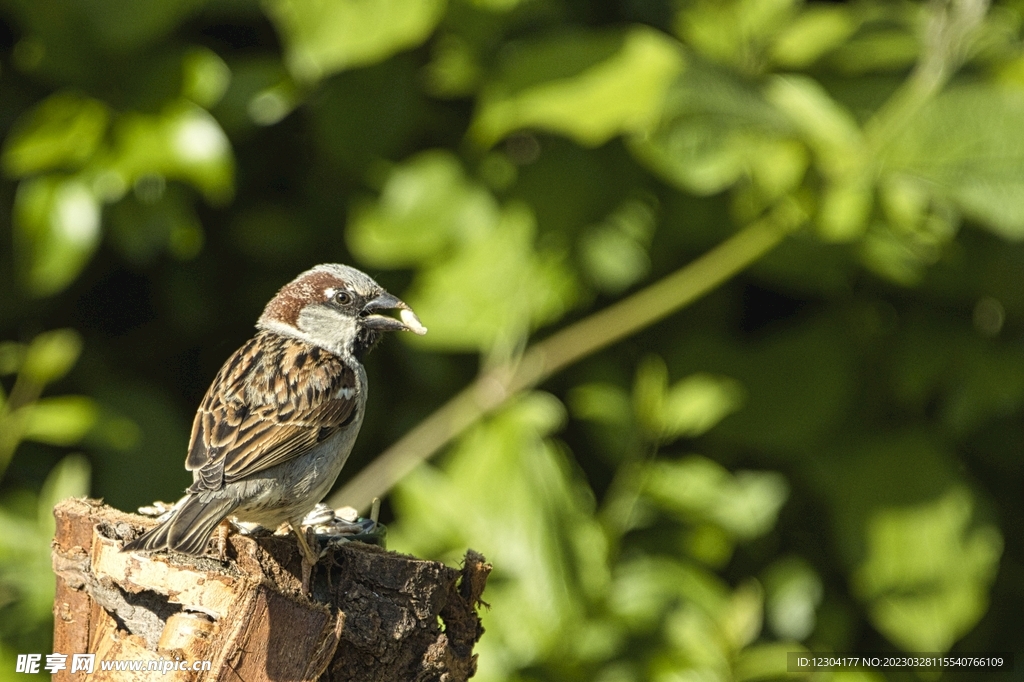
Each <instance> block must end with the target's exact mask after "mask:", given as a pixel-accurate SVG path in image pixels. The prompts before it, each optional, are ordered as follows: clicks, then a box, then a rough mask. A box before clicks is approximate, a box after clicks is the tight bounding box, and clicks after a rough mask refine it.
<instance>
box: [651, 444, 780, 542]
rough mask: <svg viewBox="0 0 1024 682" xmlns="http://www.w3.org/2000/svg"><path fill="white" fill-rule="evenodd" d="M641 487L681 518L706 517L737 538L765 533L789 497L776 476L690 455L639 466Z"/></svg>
mask: <svg viewBox="0 0 1024 682" xmlns="http://www.w3.org/2000/svg"><path fill="white" fill-rule="evenodd" d="M641 480H642V483H641V485H642V491H643V492H644V494H646V495H648V496H649V497H650V498H651V499H652V500H654V502H655V503H657V504H658V505H659V506H660V507H662V508H663V509H665V510H666V511H669V512H672V513H674V514H676V515H679V516H680V517H681V518H683V519H684V520H688V521H701V520H709V521H713V522H715V523H717V524H718V525H720V526H721V527H722V528H724V529H725V530H727V531H729V532H730V533H732V534H733V535H735V536H736V537H738V538H742V539H749V538H754V537H757V536H759V535H762V534H764V533H766V532H767V531H768V530H770V529H771V528H772V526H774V525H775V518H776V516H777V515H778V513H779V510H780V509H781V508H782V505H783V504H784V503H785V501H786V498H787V497H788V495H789V486H788V485H787V484H786V480H785V479H784V478H783V477H782V476H781V475H779V474H776V473H770V472H753V471H741V472H738V473H736V474H731V473H730V472H729V471H727V470H726V469H725V468H723V467H722V466H721V465H720V464H717V463H716V462H714V461H712V460H710V459H707V458H706V457H701V456H698V455H691V456H688V457H685V458H683V459H681V460H678V461H658V462H651V463H650V464H647V465H644V471H643V473H642V474H641Z"/></svg>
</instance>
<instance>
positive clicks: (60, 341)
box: [22, 329, 82, 385]
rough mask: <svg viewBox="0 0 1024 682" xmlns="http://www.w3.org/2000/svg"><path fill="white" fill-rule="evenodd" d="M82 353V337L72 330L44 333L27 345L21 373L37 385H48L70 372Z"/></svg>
mask: <svg viewBox="0 0 1024 682" xmlns="http://www.w3.org/2000/svg"><path fill="white" fill-rule="evenodd" d="M81 352H82V337H81V336H80V335H79V334H78V332H76V331H75V330H74V329H56V330H54V331H50V332H44V333H42V334H40V335H38V336H36V337H35V338H34V339H32V343H31V344H29V346H28V349H27V351H26V352H25V354H24V359H23V361H22V362H23V364H22V372H24V374H25V377H26V378H28V379H30V380H32V381H34V382H35V383H37V384H40V385H42V384H49V383H53V382H54V381H56V380H58V379H60V378H61V377H63V376H64V375H65V374H67V373H68V371H70V369H71V367H72V366H73V365H74V364H75V362H76V361H77V360H78V356H79V354H80V353H81Z"/></svg>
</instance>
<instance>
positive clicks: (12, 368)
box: [0, 341, 28, 376]
mask: <svg viewBox="0 0 1024 682" xmlns="http://www.w3.org/2000/svg"><path fill="white" fill-rule="evenodd" d="M27 352H28V346H26V345H25V344H23V343H16V342H14V341H3V342H0V376H4V375H5V374H16V373H17V372H18V370H19V369H21V365H22V363H24V362H25V355H26V354H27Z"/></svg>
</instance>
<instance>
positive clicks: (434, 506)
mask: <svg viewBox="0 0 1024 682" xmlns="http://www.w3.org/2000/svg"><path fill="white" fill-rule="evenodd" d="M431 333H433V330H431ZM562 420H564V411H563V408H562V406H561V404H560V403H559V402H558V401H557V400H555V399H554V398H553V397H552V396H550V395H547V394H541V393H533V394H529V395H525V396H522V397H520V398H518V399H516V400H515V401H514V402H513V403H512V404H510V405H509V406H508V407H506V408H504V409H503V410H502V411H501V412H499V413H498V414H496V415H494V416H493V417H491V418H489V419H487V420H486V421H484V422H482V423H480V424H478V425H477V426H476V427H474V428H473V429H472V430H471V431H470V432H469V433H467V434H466V435H465V436H464V437H463V438H462V439H460V441H459V443H458V444H457V445H456V446H455V448H454V449H453V450H452V451H451V452H450V453H448V454H447V455H446V456H445V458H444V460H443V462H442V465H441V468H435V467H434V466H432V465H422V466H420V467H419V468H418V469H417V470H416V471H415V472H414V473H413V474H412V475H410V476H408V477H406V478H405V479H404V480H403V481H402V482H401V484H400V485H399V486H398V489H397V490H396V492H395V496H394V500H395V505H396V507H397V508H398V509H399V510H400V511H399V514H400V515H399V518H400V519H401V522H400V523H399V524H396V525H393V526H391V527H390V528H389V544H391V545H392V546H393V547H395V548H396V549H398V550H399V551H415V552H417V553H419V554H421V555H423V554H427V555H432V556H438V555H439V554H440V555H442V556H448V555H450V554H451V555H455V556H457V555H459V554H460V553H461V552H462V551H463V550H464V547H465V545H466V543H467V542H468V539H469V538H472V539H473V542H474V545H475V546H476V547H479V550H480V551H481V552H483V553H484V555H485V556H487V557H488V559H489V560H490V561H492V562H493V563H494V566H495V572H494V574H492V575H493V578H494V579H493V581H492V582H490V583H489V584H488V594H489V595H490V597H489V599H491V600H492V603H501V604H502V605H503V607H502V611H503V613H502V614H501V616H500V617H497V614H496V612H493V611H492V612H490V613H489V614H483V617H484V626H485V627H486V628H487V629H488V633H489V634H490V637H491V644H490V646H491V647H492V649H491V650H490V651H491V652H492V653H493V654H494V655H493V656H490V657H489V660H487V661H486V662H484V659H483V657H482V656H481V672H480V675H481V676H482V678H483V679H500V678H502V677H503V676H505V675H508V674H511V672H512V671H513V670H515V669H517V668H519V667H522V666H525V665H529V664H530V662H531V661H537V660H540V659H541V658H542V657H544V656H546V655H549V654H550V653H551V652H552V651H553V650H554V649H555V648H556V647H559V646H561V645H562V644H564V639H563V636H564V633H565V632H568V631H573V632H575V631H577V629H578V628H579V624H580V622H581V617H582V615H583V613H582V611H581V608H582V601H581V596H582V594H586V593H601V592H603V591H604V590H605V589H606V585H607V582H608V581H609V580H610V576H609V575H608V573H607V567H606V561H607V547H606V543H605V541H604V539H603V533H602V532H601V531H600V528H599V527H598V526H597V524H596V521H595V519H594V518H593V516H592V514H593V507H594V500H593V497H592V496H591V493H590V491H589V488H588V487H587V486H586V484H585V482H584V480H583V479H582V478H581V474H580V473H579V472H578V471H576V470H575V468H574V467H573V465H572V464H571V462H570V461H569V460H568V459H567V457H566V453H565V451H564V450H563V449H561V448H559V447H557V446H556V445H555V444H554V443H553V442H551V441H550V440H548V439H547V435H548V434H549V433H550V432H551V431H552V430H553V429H555V428H557V427H558V426H559V425H560V424H561V422H562ZM428 529H429V530H428Z"/></svg>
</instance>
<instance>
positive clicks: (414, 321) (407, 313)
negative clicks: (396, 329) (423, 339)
mask: <svg viewBox="0 0 1024 682" xmlns="http://www.w3.org/2000/svg"><path fill="white" fill-rule="evenodd" d="M398 317H399V318H400V319H401V320H402V322H403V323H404V324H405V328H406V329H408V330H409V331H411V332H413V333H415V334H418V335H420V336H423V335H424V334H426V333H427V328H426V327H424V326H423V323H421V322H420V318H418V317H416V313H414V312H413V311H411V310H409V309H408V308H403V309H402V312H400V313H399V314H398Z"/></svg>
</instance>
